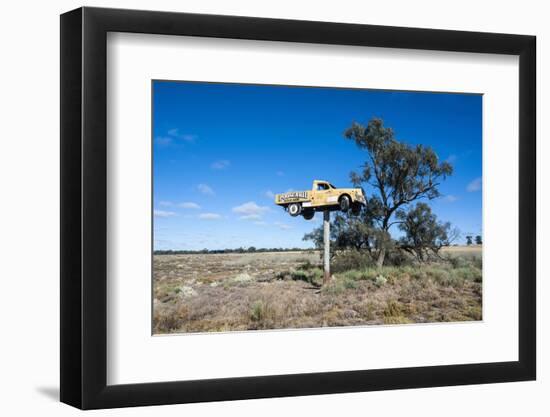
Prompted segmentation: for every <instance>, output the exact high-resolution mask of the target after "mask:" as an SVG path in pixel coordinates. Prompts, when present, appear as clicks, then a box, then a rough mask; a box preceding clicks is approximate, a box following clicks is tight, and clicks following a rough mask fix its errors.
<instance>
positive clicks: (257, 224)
mask: <svg viewBox="0 0 550 417" xmlns="http://www.w3.org/2000/svg"><path fill="white" fill-rule="evenodd" d="M254 224H255V225H256V226H265V225H266V224H267V223H266V222H263V221H259V222H254Z"/></svg>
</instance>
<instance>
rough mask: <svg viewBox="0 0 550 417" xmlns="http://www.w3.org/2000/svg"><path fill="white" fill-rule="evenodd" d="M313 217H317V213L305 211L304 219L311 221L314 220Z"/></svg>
mask: <svg viewBox="0 0 550 417" xmlns="http://www.w3.org/2000/svg"><path fill="white" fill-rule="evenodd" d="M313 216H315V212H314V211H313V210H307V211H304V219H306V220H311V219H313Z"/></svg>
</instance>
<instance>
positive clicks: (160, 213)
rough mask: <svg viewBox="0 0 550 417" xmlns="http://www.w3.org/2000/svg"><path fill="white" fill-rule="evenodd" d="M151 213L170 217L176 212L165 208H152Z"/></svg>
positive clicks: (156, 215)
mask: <svg viewBox="0 0 550 417" xmlns="http://www.w3.org/2000/svg"><path fill="white" fill-rule="evenodd" d="M153 214H154V216H155V217H172V216H175V215H176V213H174V212H173V211H165V210H154V211H153Z"/></svg>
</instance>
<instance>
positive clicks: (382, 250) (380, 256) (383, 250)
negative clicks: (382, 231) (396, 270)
mask: <svg viewBox="0 0 550 417" xmlns="http://www.w3.org/2000/svg"><path fill="white" fill-rule="evenodd" d="M385 257H386V246H382V247H381V248H380V252H378V259H377V260H376V266H377V267H378V268H380V267H381V266H382V265H384V258H385Z"/></svg>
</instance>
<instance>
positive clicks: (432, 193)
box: [304, 118, 453, 266]
mask: <svg viewBox="0 0 550 417" xmlns="http://www.w3.org/2000/svg"><path fill="white" fill-rule="evenodd" d="M344 137H345V138H346V139H348V140H352V141H353V142H355V144H356V145H357V146H358V147H359V149H361V150H363V151H365V152H366V154H367V157H366V161H365V163H364V164H363V165H362V167H361V170H360V171H354V172H352V173H351V174H350V177H351V181H352V183H353V184H354V185H355V186H357V187H359V186H362V185H368V186H369V188H370V189H372V190H374V192H373V193H370V196H368V198H367V204H366V207H365V209H364V210H362V211H361V213H360V215H359V216H358V217H354V216H352V215H350V214H343V215H342V214H338V215H336V216H335V218H334V220H333V223H332V225H331V226H332V227H331V236H330V240H331V250H332V251H333V252H332V253H331V257H334V254H335V253H336V252H337V251H341V250H348V249H355V250H357V251H363V253H364V256H365V257H368V258H370V259H371V260H374V259H375V260H376V264H377V266H382V265H383V264H384V261H385V258H386V254H388V255H392V254H394V253H395V252H396V249H399V245H396V242H395V241H394V240H393V239H392V237H391V235H390V233H389V230H390V227H391V226H392V224H394V223H395V222H392V219H393V218H394V217H395V216H396V215H397V212H398V211H399V210H402V209H403V208H405V207H406V206H407V205H408V204H410V203H412V202H414V201H416V200H418V199H421V198H424V199H427V200H432V199H434V198H437V197H439V196H440V192H439V190H438V187H439V185H440V183H441V181H442V180H444V179H445V178H446V177H447V176H449V175H451V174H452V172H453V168H452V166H451V165H450V164H449V163H448V162H445V161H443V162H441V161H439V159H438V157H437V155H436V153H435V152H434V151H433V149H432V148H430V147H426V146H423V145H415V146H411V145H408V144H406V143H404V142H400V141H398V140H397V138H396V137H395V133H394V131H393V129H391V128H389V127H386V126H384V122H383V121H382V119H378V118H373V119H371V120H370V121H369V122H368V124H367V126H363V125H361V124H359V123H353V124H352V125H351V126H350V127H349V128H348V129H346V131H345V132H344ZM417 214H421V213H417ZM401 220H402V219H401ZM416 220H418V221H421V220H422V219H421V218H417V219H416ZM397 222H398V223H399V222H400V221H399V220H398V221H397ZM435 226H437V228H439V230H438V231H437V233H435V235H436V237H435V238H432V239H431V240H430V242H431V243H432V248H434V247H435V246H434V245H433V243H434V239H435V242H436V244H440V243H442V242H447V241H448V240H449V230H448V229H449V228H450V226H446V225H443V224H439V223H437V222H436V224H435ZM430 228H431V229H432V232H433V231H434V230H433V229H434V226H433V225H432V226H431V227H430ZM444 233H446V236H444V235H443V234H444ZM304 240H310V241H312V242H313V243H314V244H315V246H316V247H317V248H321V247H322V245H323V230H322V227H319V228H317V229H315V230H313V232H311V233H309V234H307V235H305V236H304ZM424 244H425V239H423V240H422V241H421V242H420V243H419V245H421V246H422V245H424ZM415 246H418V245H415ZM432 250H433V249H432ZM421 252H422V251H420V252H416V253H417V255H418V254H420V253H421ZM388 258H390V256H388ZM404 261H405V259H404V258H403V257H400V258H397V257H394V258H393V259H388V260H387V261H386V263H388V262H395V263H397V264H403V263H404Z"/></svg>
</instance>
